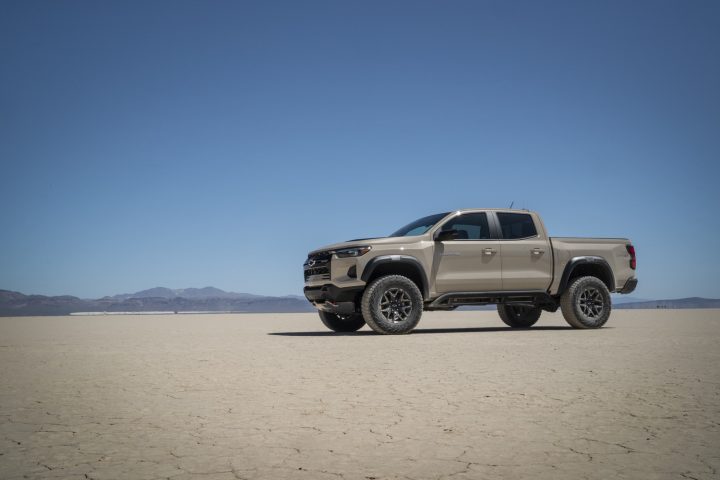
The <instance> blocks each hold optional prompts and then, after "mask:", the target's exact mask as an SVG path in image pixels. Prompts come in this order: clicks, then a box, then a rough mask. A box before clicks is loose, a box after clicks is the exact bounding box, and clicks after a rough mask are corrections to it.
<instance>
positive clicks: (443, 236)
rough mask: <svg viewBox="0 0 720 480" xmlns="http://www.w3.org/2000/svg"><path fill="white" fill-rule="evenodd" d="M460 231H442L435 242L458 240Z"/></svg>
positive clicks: (437, 234) (436, 236)
mask: <svg viewBox="0 0 720 480" xmlns="http://www.w3.org/2000/svg"><path fill="white" fill-rule="evenodd" d="M458 233H459V232H458V231H457V230H455V229H451V230H440V231H438V232H437V233H436V234H435V241H437V242H442V241H444V240H457V238H458Z"/></svg>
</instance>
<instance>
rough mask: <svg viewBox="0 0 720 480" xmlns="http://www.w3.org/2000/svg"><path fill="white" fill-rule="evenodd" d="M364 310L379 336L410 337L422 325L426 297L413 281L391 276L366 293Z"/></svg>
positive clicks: (365, 315) (380, 280)
mask: <svg viewBox="0 0 720 480" xmlns="http://www.w3.org/2000/svg"><path fill="white" fill-rule="evenodd" d="M360 306H361V310H362V314H363V318H365V322H366V323H367V324H368V325H369V326H370V328H372V329H373V330H375V331H376V332H377V333H382V334H386V335H398V334H403V333H410V332H411V331H412V329H413V328H415V326H416V325H417V324H418V322H419V321H420V317H421V316H422V311H423V297H422V293H420V289H419V288H418V286H417V285H415V282H413V281H412V280H410V279H409V278H407V277H404V276H402V275H387V276H384V277H378V278H376V279H375V280H373V281H372V282H370V284H369V285H368V286H367V288H366V289H365V292H363V296H362V301H361V302H360ZM401 315H402V318H400V317H401ZM388 317H392V318H394V319H389V318H388Z"/></svg>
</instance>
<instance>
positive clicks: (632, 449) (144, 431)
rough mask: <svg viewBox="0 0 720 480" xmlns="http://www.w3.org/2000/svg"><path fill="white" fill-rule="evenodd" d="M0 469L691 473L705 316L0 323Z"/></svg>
mask: <svg viewBox="0 0 720 480" xmlns="http://www.w3.org/2000/svg"><path fill="white" fill-rule="evenodd" d="M0 387H1V388H0V478H2V479H6V480H7V479H15V478H78V479H112V480H117V479H124V478H127V479H160V478H170V479H177V480H180V479H190V478H193V479H194V478H201V479H206V480H220V479H244V478H247V479H254V478H258V479H260V478H262V479H281V478H293V479H295V478H297V479H305V478H306V479H313V480H318V479H319V480H322V479H336V480H337V479H347V480H350V479H360V480H374V479H378V480H379V479H386V478H387V479H390V478H393V479H394V478H397V479H400V478H402V479H405V478H407V479H443V478H448V479H457V480H460V479H484V478H487V479H498V478H501V479H502V478H507V479H519V478H533V479H538V478H547V479H564V478H566V479H573V480H575V479H580V478H595V479H607V478H628V479H649V478H659V479H671V478H673V479H683V478H684V479H708V478H718V477H719V476H720V474H719V473H718V471H720V311H719V310H662V311H654V310H644V311H639V310H624V311H623V310H617V311H614V312H613V315H612V317H611V319H610V321H609V322H608V325H607V327H606V328H603V329H600V330H589V331H588V330H586V331H578V330H573V329H570V328H568V327H567V326H566V324H565V323H564V321H563V319H562V317H561V315H560V314H559V313H555V314H547V313H544V314H543V316H542V317H541V319H540V322H539V323H538V326H537V327H535V328H533V329H531V330H521V331H515V330H511V329H509V328H506V327H505V326H504V325H503V324H502V323H501V322H500V320H499V318H498V317H497V314H496V313H494V312H487V311H485V312H480V311H464V312H434V313H426V314H425V315H424V316H423V319H422V320H421V322H420V325H419V326H418V330H417V331H416V332H415V333H413V334H411V335H406V336H380V335H375V334H372V333H371V332H370V331H369V330H368V329H367V327H365V328H364V329H363V330H361V331H360V332H358V333H356V334H343V335H338V334H332V333H330V332H328V331H326V330H325V329H324V327H323V326H322V324H321V323H320V321H319V319H318V318H317V315H316V314H262V315H251V314H245V315H243V314H238V315H157V316H151V315H137V316H93V317H33V318H1V319H0Z"/></svg>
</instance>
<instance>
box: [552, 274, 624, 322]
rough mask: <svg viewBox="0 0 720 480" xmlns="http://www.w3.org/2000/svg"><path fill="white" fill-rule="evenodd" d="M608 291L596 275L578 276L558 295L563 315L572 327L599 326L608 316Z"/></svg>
mask: <svg viewBox="0 0 720 480" xmlns="http://www.w3.org/2000/svg"><path fill="white" fill-rule="evenodd" d="M611 307H612V305H611V302H610V292H609V291H608V288H607V287H606V286H605V284H604V283H603V282H602V280H600V279H599V278H596V277H580V278H577V279H575V280H573V282H572V284H570V287H569V288H568V289H567V290H565V291H564V292H563V294H562V296H561V297H560V308H561V309H562V313H563V317H565V321H567V322H568V323H569V324H570V326H572V327H574V328H600V327H602V326H603V325H605V322H607V321H608V318H610V309H611Z"/></svg>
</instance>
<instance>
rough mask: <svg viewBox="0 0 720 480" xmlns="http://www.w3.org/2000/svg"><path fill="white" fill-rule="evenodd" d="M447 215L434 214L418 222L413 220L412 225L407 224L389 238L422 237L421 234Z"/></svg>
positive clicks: (446, 213)
mask: <svg viewBox="0 0 720 480" xmlns="http://www.w3.org/2000/svg"><path fill="white" fill-rule="evenodd" d="M448 213H450V212H445V213H436V214H435V215H428V216H427V217H423V218H421V219H419V220H415V221H414V222H412V223H408V224H407V225H405V226H404V227H402V228H401V229H400V230H398V231H397V232H393V233H391V234H390V236H391V237H413V236H415V235H422V234H423V233H425V232H427V231H428V230H430V229H431V228H432V227H433V225H435V224H436V223H437V222H439V221H440V220H442V219H443V218H445V217H446V216H447V215H448Z"/></svg>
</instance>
